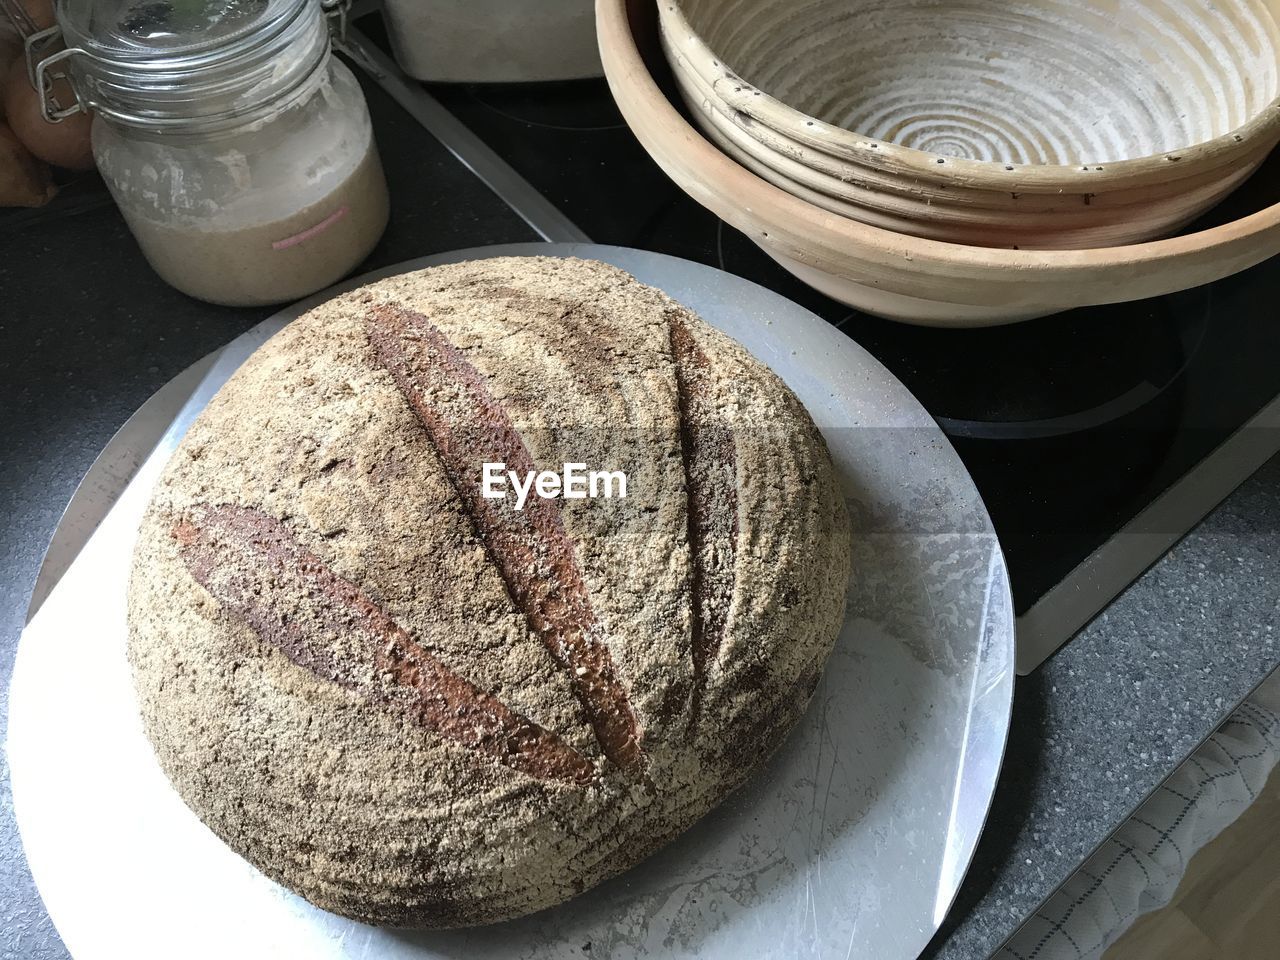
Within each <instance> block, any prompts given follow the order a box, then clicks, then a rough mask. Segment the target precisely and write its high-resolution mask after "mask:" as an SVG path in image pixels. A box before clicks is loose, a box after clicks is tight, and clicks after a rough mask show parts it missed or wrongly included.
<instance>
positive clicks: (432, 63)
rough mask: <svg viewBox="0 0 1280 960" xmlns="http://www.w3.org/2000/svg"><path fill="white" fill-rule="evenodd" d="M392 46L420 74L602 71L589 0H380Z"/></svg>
mask: <svg viewBox="0 0 1280 960" xmlns="http://www.w3.org/2000/svg"><path fill="white" fill-rule="evenodd" d="M384 10H385V12H386V17H387V27H388V30H389V32H390V34H391V47H392V49H393V50H394V51H395V55H396V59H397V60H398V61H399V62H400V66H401V67H402V68H403V69H404V72H405V73H407V74H409V75H410V76H411V77H414V78H416V79H418V80H433V81H445V82H453V83H500V82H513V81H523V80H577V79H580V78H582V77H598V76H601V74H602V73H603V70H602V69H601V66H600V52H599V49H598V47H597V46H596V22H595V4H594V2H593V0H385V4H384Z"/></svg>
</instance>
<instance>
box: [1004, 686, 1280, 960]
mask: <svg viewBox="0 0 1280 960" xmlns="http://www.w3.org/2000/svg"><path fill="white" fill-rule="evenodd" d="M1277 763H1280V675H1275V676H1272V678H1271V679H1270V680H1269V681H1267V683H1265V684H1263V686H1262V687H1261V688H1260V689H1259V690H1258V691H1257V692H1255V693H1254V695H1253V696H1252V697H1251V698H1250V699H1249V700H1248V701H1246V702H1245V703H1244V704H1243V705H1242V706H1241V707H1240V708H1239V709H1238V710H1236V712H1235V713H1233V714H1232V715H1231V717H1230V718H1228V719H1227V721H1226V722H1225V723H1224V724H1223V725H1222V726H1221V727H1219V728H1218V730H1217V732H1216V733H1214V734H1213V736H1211V737H1210V738H1209V739H1208V741H1206V743H1205V744H1204V746H1202V747H1201V748H1200V749H1199V750H1197V751H1196V752H1195V753H1194V754H1192V755H1191V757H1189V758H1188V759H1187V761H1186V762H1185V763H1183V764H1182V766H1180V767H1179V768H1178V769H1177V770H1175V771H1174V773H1173V774H1172V776H1170V777H1169V779H1168V780H1167V781H1165V782H1164V783H1163V784H1161V786H1160V787H1159V788H1158V789H1157V790H1156V792H1155V794H1154V795H1153V796H1152V797H1151V798H1150V799H1149V800H1147V801H1146V803H1144V804H1143V805H1142V806H1141V807H1139V808H1138V810H1137V812H1136V813H1134V815H1133V816H1132V817H1130V818H1129V819H1128V820H1126V821H1125V823H1124V824H1123V825H1122V826H1121V827H1120V829H1119V830H1117V831H1116V834H1115V836H1113V837H1111V838H1110V839H1109V840H1107V842H1106V843H1104V844H1103V845H1102V847H1100V848H1099V849H1098V851H1097V852H1096V853H1094V854H1093V856H1091V857H1090V858H1089V859H1088V860H1087V861H1085V863H1084V865H1083V866H1081V867H1080V869H1079V870H1077V871H1076V872H1075V873H1074V874H1073V875H1072V876H1071V878H1070V879H1069V880H1067V882H1066V883H1065V884H1063V885H1062V887H1061V888H1060V889H1059V890H1058V891H1057V892H1056V893H1055V894H1054V895H1053V896H1052V897H1051V898H1050V899H1049V901H1048V902H1047V903H1046V904H1045V905H1044V906H1043V907H1041V908H1040V909H1039V910H1038V911H1036V914H1035V915H1034V916H1033V917H1032V918H1031V919H1030V920H1028V921H1027V922H1026V923H1025V924H1023V926H1022V927H1021V929H1019V930H1018V932H1017V933H1016V934H1014V936H1013V938H1012V939H1011V940H1010V941H1009V942H1008V943H1007V944H1005V946H1004V947H1002V948H1001V949H1000V951H999V952H998V953H997V954H996V960H1098V958H1099V957H1101V956H1102V953H1103V951H1105V950H1106V949H1107V947H1109V946H1110V945H1111V944H1113V943H1114V942H1115V941H1116V940H1117V939H1119V937H1120V935H1121V934H1123V933H1124V932H1125V930H1127V929H1128V928H1129V927H1130V926H1131V925H1132V924H1133V922H1134V921H1135V920H1137V919H1138V917H1139V916H1141V915H1142V914H1144V913H1148V912H1150V911H1152V910H1157V909H1159V908H1160V907H1163V906H1164V905H1165V904H1166V903H1168V902H1169V901H1170V899H1172V897H1173V893H1174V891H1175V890H1176V889H1177V887H1178V881H1179V880H1181V879H1182V874H1183V872H1184V871H1185V870H1186V867H1187V862H1188V861H1189V860H1190V859H1191V857H1192V855H1193V854H1195V852H1196V851H1197V850H1199V849H1200V848H1201V847H1203V846H1204V845H1205V844H1206V843H1208V842H1209V841H1210V840H1212V839H1213V838H1214V837H1216V836H1217V835H1218V834H1219V833H1221V832H1222V831H1223V830H1225V829H1226V828H1227V827H1228V826H1229V825H1230V824H1231V823H1232V822H1233V821H1235V819H1236V818H1237V817H1239V816H1240V814H1242V813H1243V812H1244V810H1245V808H1246V807H1248V806H1249V804H1250V803H1252V802H1253V800H1254V798H1255V797H1257V795H1258V791H1259V790H1261V789H1262V788H1263V786H1264V785H1265V784H1266V782H1267V778H1268V776H1269V775H1270V773H1271V771H1272V769H1273V768H1274V767H1275V766H1276V765H1277Z"/></svg>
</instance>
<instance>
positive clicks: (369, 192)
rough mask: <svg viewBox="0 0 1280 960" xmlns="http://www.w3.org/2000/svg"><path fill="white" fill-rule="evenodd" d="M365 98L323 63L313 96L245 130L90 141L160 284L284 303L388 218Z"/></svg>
mask: <svg viewBox="0 0 1280 960" xmlns="http://www.w3.org/2000/svg"><path fill="white" fill-rule="evenodd" d="M353 99H354V100H355V101H356V103H357V104H358V105H359V106H360V108H361V109H360V110H359V111H358V112H357V113H358V120H359V122H355V123H353V122H351V119H350V115H351V113H352V112H353V110H352V109H351V101H352V100H353ZM363 106H364V102H363V95H362V93H361V91H360V87H359V85H358V84H357V83H356V80H355V78H354V77H353V76H352V75H351V72H350V71H349V70H348V69H347V68H346V67H345V66H344V65H343V64H341V63H339V62H338V61H332V62H331V64H330V68H329V75H328V76H325V77H324V78H323V79H322V81H321V85H320V87H319V89H317V90H316V91H315V92H314V93H313V94H311V95H310V97H308V98H306V99H304V100H303V101H302V102H300V103H296V104H294V105H293V106H291V107H289V108H288V109H287V110H285V111H283V112H282V113H280V114H278V115H276V116H274V117H272V118H271V119H269V120H266V121H262V122H260V124H257V125H255V126H254V127H253V128H250V129H246V130H240V131H233V132H232V133H230V134H227V135H224V136H222V137H213V138H207V137H201V138H199V140H198V141H197V142H195V143H184V142H182V141H181V138H173V137H171V136H170V137H164V138H159V142H157V140H156V139H145V140H138V139H137V138H136V137H134V138H129V139H122V138H120V137H118V136H115V135H114V133H113V130H112V128H111V126H110V125H109V124H103V123H98V124H96V125H95V129H94V149H95V153H96V154H97V156H98V162H99V166H100V167H101V168H102V170H103V172H104V174H107V180H108V185H109V186H110V187H111V192H112V193H113V194H114V196H115V198H116V202H117V203H118V204H119V206H120V210H121V212H122V213H123V214H124V217H125V219H126V221H127V222H128V224H129V227H130V229H131V230H132V232H133V235H134V237H135V238H136V239H137V241H138V244H139V246H140V247H141V248H142V252H143V253H144V254H145V255H146V258H147V260H148V261H149V262H150V263H151V266H152V267H153V268H154V269H155V271H156V272H157V273H158V274H160V276H161V277H163V278H164V279H165V280H166V281H167V282H169V283H170V284H172V285H173V286H175V287H177V288H178V289H179V290H181V291H182V292H183V293H186V294H189V295H190V296H193V297H197V298H199V299H201V300H207V301H209V302H210V303H218V304H226V305H232V306H247V305H262V304H271V303H281V302H284V301H289V300H297V299H298V298H300V297H304V296H306V295H307V294H310V293H314V292H316V291H317V290H320V289H323V288H324V287H327V286H329V285H330V284H332V283H334V282H336V281H337V280H339V279H340V278H342V277H343V276H345V275H346V274H347V273H349V272H350V271H351V270H352V268H354V267H355V266H357V265H358V264H359V263H360V262H361V261H362V260H364V258H365V257H366V256H368V254H369V252H370V251H371V250H372V249H373V247H374V246H375V245H376V244H377V242H378V239H379V238H380V237H381V236H382V232H383V229H384V228H385V227H386V223H387V216H388V201H387V186H386V181H385V179H384V177H383V173H382V164H381V163H380V161H379V159H378V151H377V146H376V144H375V143H374V140H373V131H372V128H371V126H370V123H369V118H368V114H367V112H365V111H364V109H363ZM335 114H336V115H337V116H335ZM170 141H175V142H170ZM121 153H125V154H127V155H128V156H127V157H121V156H120V154H121Z"/></svg>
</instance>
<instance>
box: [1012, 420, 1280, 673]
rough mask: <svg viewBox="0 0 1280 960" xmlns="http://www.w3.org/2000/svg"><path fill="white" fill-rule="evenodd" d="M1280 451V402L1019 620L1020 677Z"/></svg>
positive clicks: (1154, 502) (1088, 620)
mask: <svg viewBox="0 0 1280 960" xmlns="http://www.w3.org/2000/svg"><path fill="white" fill-rule="evenodd" d="M1278 452H1280V397H1277V398H1275V399H1274V400H1272V401H1271V402H1270V403H1268V404H1267V405H1266V406H1265V407H1263V408H1262V409H1261V410H1260V411H1258V413H1256V414H1255V415H1254V416H1253V417H1252V418H1251V419H1250V420H1249V421H1248V422H1246V423H1245V424H1244V425H1243V426H1242V427H1240V428H1239V429H1238V430H1236V432H1235V433H1233V434H1232V435H1231V436H1230V437H1228V438H1227V439H1226V440H1224V441H1223V442H1222V443H1221V444H1220V445H1219V446H1218V448H1217V449H1216V450H1214V451H1213V452H1212V453H1211V454H1209V456H1207V457H1205V458H1204V459H1203V460H1201V461H1200V462H1199V463H1198V464H1196V466H1194V467H1192V468H1191V470H1190V471H1188V472H1187V473H1185V474H1183V476H1182V477H1181V478H1180V479H1179V480H1178V481H1177V482H1176V483H1175V484H1173V486H1171V487H1169V489H1167V490H1166V491H1165V492H1164V493H1162V494H1161V495H1160V496H1158V497H1157V498H1156V499H1155V500H1153V501H1152V502H1151V503H1150V504H1149V505H1148V506H1147V507H1146V508H1145V509H1144V510H1142V512H1141V513H1139V514H1138V515H1137V516H1136V517H1134V518H1133V519H1132V520H1130V521H1129V522H1128V523H1127V524H1125V525H1124V527H1122V528H1121V529H1120V531H1119V532H1117V533H1116V534H1115V535H1113V536H1112V537H1111V539H1109V540H1108V541H1107V542H1106V543H1104V544H1103V545H1102V546H1101V547H1099V548H1098V549H1097V550H1095V551H1094V552H1093V553H1092V554H1090V555H1089V556H1088V557H1086V558H1085V559H1084V560H1083V561H1082V562H1081V563H1080V564H1079V565H1078V566H1077V567H1076V568H1075V569H1074V570H1072V571H1071V572H1070V573H1069V574H1067V576H1066V577H1065V578H1063V579H1062V580H1061V581H1059V582H1058V583H1057V584H1055V585H1054V586H1053V587H1052V588H1051V589H1050V590H1049V591H1048V592H1047V593H1046V594H1045V595H1044V596H1043V597H1041V598H1040V599H1039V600H1038V601H1037V602H1036V603H1035V605H1034V606H1032V607H1031V609H1029V610H1028V611H1027V612H1026V613H1024V614H1022V616H1020V617H1018V620H1017V633H1018V661H1017V671H1018V675H1019V676H1026V675H1027V674H1029V673H1031V672H1032V671H1034V670H1035V669H1036V668H1037V667H1039V666H1040V665H1041V664H1042V663H1044V661H1045V660H1047V659H1049V657H1051V656H1052V655H1053V654H1054V653H1055V652H1056V651H1057V650H1059V649H1060V648H1061V647H1062V646H1063V645H1064V644H1066V643H1067V641H1068V640H1070V639H1071V638H1072V637H1074V636H1075V635H1076V634H1077V633H1078V632H1079V631H1080V630H1081V629H1083V628H1084V627H1085V626H1086V625H1087V624H1089V622H1090V621H1092V620H1093V618H1094V617H1096V616H1097V615H1098V614H1099V613H1101V612H1102V611H1103V610H1104V609H1105V608H1106V607H1108V606H1109V605H1110V604H1111V602H1112V601H1113V600H1115V599H1116V597H1118V596H1119V595H1120V594H1121V593H1123V592H1124V591H1125V590H1126V589H1127V588H1128V587H1129V586H1130V585H1131V584H1132V583H1133V582H1134V581H1135V580H1137V579H1138V578H1139V577H1141V576H1142V574H1143V573H1144V572H1146V570H1147V569H1148V568H1149V567H1151V566H1152V565H1153V564H1155V563H1156V562H1157V561H1159V560H1160V559H1161V558H1162V557H1163V556H1164V555H1165V554H1166V553H1168V552H1169V550H1170V549H1171V548H1172V547H1173V546H1174V545H1175V544H1176V543H1177V542H1178V541H1179V540H1181V539H1182V538H1183V537H1184V536H1186V534H1187V533H1189V532H1190V531H1191V530H1192V529H1194V528H1195V527H1196V526H1197V525H1198V524H1199V523H1200V521H1202V520H1203V519H1204V518H1205V517H1206V516H1208V515H1209V513H1211V512H1212V511H1213V510H1214V509H1215V508H1216V507H1217V506H1218V505H1219V504H1221V503H1222V501H1224V500H1225V499H1226V498H1227V497H1229V496H1230V495H1231V493H1232V492H1233V491H1234V490H1235V489H1236V488H1237V487H1239V486H1240V485H1241V484H1242V483H1244V482H1245V480H1247V479H1248V478H1249V477H1251V476H1252V475H1253V474H1254V473H1256V472H1257V471H1258V470H1259V469H1260V468H1261V467H1262V466H1263V464H1265V463H1266V462H1267V461H1268V460H1270V459H1271V458H1272V457H1273V456H1275V454H1276V453H1278ZM1178 530H1180V531H1182V532H1181V533H1175V532H1174V531H1178Z"/></svg>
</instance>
